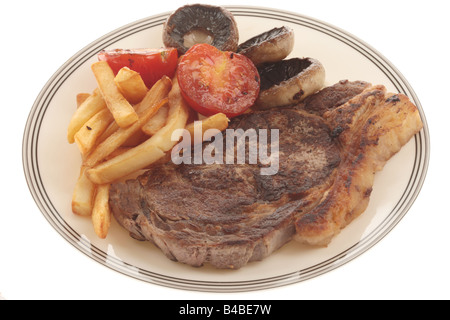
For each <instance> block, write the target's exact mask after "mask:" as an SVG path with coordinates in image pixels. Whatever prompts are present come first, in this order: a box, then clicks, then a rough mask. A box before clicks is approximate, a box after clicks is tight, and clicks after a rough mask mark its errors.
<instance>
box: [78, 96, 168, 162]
mask: <svg viewBox="0 0 450 320" xmlns="http://www.w3.org/2000/svg"><path fill="white" fill-rule="evenodd" d="M167 102H168V99H167V98H165V99H162V100H161V101H160V102H158V103H156V104H154V105H153V106H151V107H150V108H147V109H146V110H145V111H144V112H143V114H142V115H141V116H140V117H139V120H138V121H137V122H135V123H133V124H132V125H131V126H129V127H128V128H119V130H117V131H116V132H114V133H113V134H112V135H111V136H109V137H108V138H107V139H106V140H105V141H103V142H102V143H100V144H99V145H98V146H97V147H96V148H95V149H94V150H93V151H92V153H90V154H89V155H88V156H87V158H86V159H85V162H84V165H85V166H88V167H93V166H95V165H96V164H98V163H99V162H101V161H102V160H103V159H105V158H106V157H107V156H108V155H110V154H111V153H112V152H114V150H116V149H117V148H119V147H120V146H122V145H123V144H124V143H125V142H126V141H127V140H128V139H129V138H130V137H132V136H133V135H134V134H135V133H136V132H138V131H139V130H140V129H141V127H142V126H143V125H144V124H145V123H146V122H147V121H148V120H149V119H150V118H151V117H152V116H153V115H154V114H155V113H156V112H157V111H158V110H159V108H161V107H162V106H163V105H165V104H166V103H167Z"/></svg>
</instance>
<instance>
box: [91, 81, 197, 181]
mask: <svg viewBox="0 0 450 320" xmlns="http://www.w3.org/2000/svg"><path fill="white" fill-rule="evenodd" d="M169 105H170V110H169V117H168V121H167V124H166V125H165V126H164V127H163V128H162V129H161V130H159V131H158V132H157V133H156V134H155V135H153V136H152V137H151V138H149V139H148V140H146V141H145V142H143V143H141V144H140V145H138V146H137V147H134V148H132V149H130V150H128V151H126V152H124V153H122V154H121V155H119V156H117V157H115V158H113V159H110V160H108V161H105V162H103V163H100V164H98V165H97V166H95V167H93V168H91V169H89V170H87V172H86V174H87V176H88V178H89V179H90V180H91V181H92V182H94V183H96V184H106V183H111V182H114V181H116V180H118V179H120V178H122V177H124V176H127V175H129V174H132V173H133V172H135V171H138V170H141V169H143V168H146V167H147V166H149V165H151V164H152V163H154V162H156V161H158V160H159V159H161V158H162V157H164V156H165V155H166V152H167V151H169V150H171V149H172V148H173V146H174V145H175V144H176V143H178V140H179V139H173V140H172V133H173V132H174V131H175V130H177V129H183V128H185V127H186V121H187V119H188V116H189V107H188V105H187V104H186V102H185V101H184V99H183V98H182V96H181V92H180V88H179V86H178V82H177V81H176V76H175V77H174V80H173V86H172V90H171V91H170V93H169Z"/></svg>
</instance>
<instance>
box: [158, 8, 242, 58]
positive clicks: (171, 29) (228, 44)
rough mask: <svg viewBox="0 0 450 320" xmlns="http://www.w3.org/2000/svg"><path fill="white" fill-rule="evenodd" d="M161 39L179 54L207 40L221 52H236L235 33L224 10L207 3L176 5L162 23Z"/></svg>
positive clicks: (236, 30) (237, 34) (231, 20)
mask: <svg viewBox="0 0 450 320" xmlns="http://www.w3.org/2000/svg"><path fill="white" fill-rule="evenodd" d="M163 42H164V45H165V46H166V47H174V48H177V50H178V53H179V54H180V55H182V54H184V53H185V52H186V51H187V50H188V49H189V48H190V47H192V46H193V45H194V44H197V43H208V44H210V45H213V46H215V47H216V48H217V49H219V50H221V51H236V49H237V46H238V43H239V32H238V28H237V24H236V21H235V20H234V17H233V15H232V14H231V12H229V11H228V10H227V9H225V8H223V7H219V6H211V5H201V4H194V5H186V6H183V7H180V8H178V9H177V10H176V11H175V12H174V13H172V14H171V15H170V16H169V17H168V18H167V20H166V22H165V23H164V31H163Z"/></svg>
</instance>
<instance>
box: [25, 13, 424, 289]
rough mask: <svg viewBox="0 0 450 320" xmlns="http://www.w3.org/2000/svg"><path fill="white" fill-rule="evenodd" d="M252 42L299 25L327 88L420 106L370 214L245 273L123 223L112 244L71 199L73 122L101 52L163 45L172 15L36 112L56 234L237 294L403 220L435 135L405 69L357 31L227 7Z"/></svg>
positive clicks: (52, 82) (143, 29) (162, 278)
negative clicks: (184, 255) (192, 259)
mask: <svg viewBox="0 0 450 320" xmlns="http://www.w3.org/2000/svg"><path fill="white" fill-rule="evenodd" d="M227 8H228V9H229V10H230V11H231V12H232V13H233V14H234V16H235V18H236V21H237V23H238V27H239V32H240V39H241V41H244V40H246V39H249V38H250V37H253V36H254V35H256V34H258V33H261V32H263V31H266V30H268V29H270V28H273V27H280V26H283V25H288V26H290V27H291V28H292V29H294V32H295V35H296V43H295V46H294V50H293V52H292V53H291V55H290V56H292V57H314V58H316V59H318V60H320V61H321V62H322V63H323V65H324V66H325V69H326V72H327V76H326V84H327V85H331V84H334V83H336V82H338V81H339V80H342V79H349V80H364V81H368V82H371V83H373V84H384V85H385V86H386V87H387V89H388V90H389V91H393V92H401V93H404V94H405V95H407V96H408V97H409V98H410V99H411V100H412V101H413V102H414V103H415V104H416V106H417V107H418V109H419V112H420V115H421V117H422V121H423V123H424V128H423V130H422V131H421V132H419V133H418V134H417V135H415V136H414V138H413V139H411V141H410V142H409V143H408V144H407V145H405V146H404V147H403V148H402V150H401V151H400V152H399V153H397V154H396V155H395V156H394V157H393V158H392V159H391V160H390V161H389V162H388V163H387V164H386V166H385V168H384V169H383V171H381V172H379V173H377V175H376V177H375V184H374V187H373V192H372V195H371V201H370V204H369V207H368V208H367V210H366V211H365V212H364V213H363V214H362V215H361V216H360V217H358V218H357V219H356V220H355V221H353V222H352V223H351V224H350V225H349V226H347V227H346V228H345V229H344V230H343V231H342V232H341V233H340V234H339V235H338V236H336V237H335V238H334V240H333V241H332V242H331V244H330V245H329V246H328V247H326V248H311V247H307V246H303V245H300V244H298V243H296V242H294V241H293V242H291V243H289V244H287V245H285V246H284V247H282V248H281V249H279V250H277V251H276V252H274V253H273V254H272V255H271V256H269V257H268V258H266V259H264V260H263V261H259V262H252V263H249V264H248V265H246V266H245V267H243V268H241V269H239V270H217V269H214V268H212V267H210V266H204V267H201V268H193V267H190V266H187V265H183V264H181V263H177V262H173V261H171V260H169V259H167V258H166V257H165V256H164V255H163V253H162V252H161V251H160V250H159V249H158V248H156V247H155V246H153V245H152V244H151V243H148V242H139V241H136V240H133V239H132V238H131V237H129V236H128V233H127V232H126V231H125V230H124V229H122V228H121V227H120V226H119V225H118V224H117V223H116V221H115V220H114V219H113V220H112V225H111V229H110V232H109V234H108V237H107V239H105V240H101V239H99V238H98V237H97V236H96V235H95V233H94V231H93V228H92V224H91V221H90V219H89V218H83V217H78V216H75V215H74V214H73V213H72V211H71V197H72V192H73V187H74V185H75V181H76V179H77V177H78V173H79V168H80V164H81V159H80V156H79V152H78V149H77V147H76V145H70V144H68V143H67V140H66V132H67V125H68V123H69V121H70V118H71V116H72V114H73V112H74V110H75V108H76V106H75V96H76V94H77V93H79V92H92V91H93V89H94V88H95V87H96V83H95V78H94V77H93V75H92V72H91V70H90V65H91V64H92V63H93V62H94V61H96V54H97V53H98V52H99V51H100V50H102V49H108V48H109V49H112V48H138V47H160V46H162V41H161V35H162V28H163V23H164V21H165V20H166V18H167V17H168V15H169V13H163V14H159V15H155V16H151V17H149V18H146V19H142V20H139V21H136V22H134V23H131V24H128V25H126V26H124V27H122V28H119V29H117V30H115V31H113V32H111V33H109V34H107V35H105V36H103V37H102V38H100V39H98V40H96V41H94V42H93V43H91V44H89V45H88V46H86V47H85V48H84V49H82V50H80V51H79V52H78V53H76V54H75V55H74V56H73V57H72V58H71V59H70V60H69V61H67V62H66V63H65V64H64V65H63V66H62V67H61V68H60V69H59V70H57V71H56V72H55V74H54V75H53V76H52V78H51V79H49V81H48V82H47V84H46V85H45V87H44V88H43V89H42V91H41V92H40V94H39V96H38V97H37V99H36V101H35V103H34V105H33V106H32V109H31V111H30V114H29V117H28V120H27V123H26V127H25V131H24V138H23V166H24V173H25V176H26V180H27V182H28V186H29V189H30V192H31V194H32V196H33V198H34V200H35V202H36V204H37V206H38V208H39V209H40V211H41V212H42V214H43V216H44V217H45V218H46V219H47V220H48V222H49V223H50V224H51V225H52V226H53V228H54V229H55V230H56V231H57V232H58V233H59V234H60V235H61V236H62V237H63V238H64V239H65V240H67V241H68V242H69V243H70V244H71V245H73V246H74V247H76V248H77V249H78V250H79V251H80V252H82V253H83V254H85V255H87V256H89V257H90V258H92V259H93V260H94V261H96V262H97V263H100V264H102V265H104V266H106V267H108V268H111V269H113V270H115V271H117V272H119V273H122V274H124V275H127V276H129V277H133V278H136V279H139V280H142V281H146V282H149V283H153V284H157V285H162V286H168V287H172V288H178V289H186V290H197V291H212V292H237V291H251V290H260V289H267V288H273V287H278V286H283V285H288V284H292V283H297V282H301V281H304V280H307V279H311V278H313V277H316V276H318V275H321V274H324V273H326V272H329V271H330V270H333V269H335V268H338V267H340V266H342V265H344V264H345V263H347V262H349V261H351V260H352V259H354V258H355V257H358V256H359V255H361V254H362V253H364V252H366V251H367V250H368V249H369V248H371V247H372V246H373V245H375V244H376V243H377V242H379V241H380V240H381V239H382V238H383V237H385V236H386V235H387V234H388V233H389V231H391V230H392V229H393V228H394V227H395V226H396V225H397V224H398V223H399V222H400V220H401V219H402V218H403V217H404V215H405V214H406V213H407V212H408V210H409V209H410V207H411V206H412V204H413V202H414V200H415V199H416V197H417V196H418V194H419V192H420V189H421V187H422V185H423V182H424V179H425V176H426V172H427V168H428V162H429V155H430V152H429V148H430V142H429V133H428V126H427V122H426V118H425V115H424V112H423V109H422V107H421V104H420V102H419V100H418V98H417V96H416V94H415V93H414V91H413V89H412V88H411V86H410V85H409V84H408V82H407V81H406V79H404V77H403V76H402V75H401V74H400V72H399V71H398V70H397V69H396V68H395V67H394V66H393V65H392V64H391V63H390V62H389V61H388V60H387V59H386V58H385V57H383V56H382V55H381V54H380V53H379V52H377V51H376V50H375V49H373V48H372V47H371V46H369V45H368V44H366V43H364V42H363V41H361V40H360V39H357V38H355V37H354V36H352V35H351V34H349V33H347V32H345V31H343V30H340V29H339V28H336V27H334V26H331V25H329V24H327V23H324V22H322V21H318V20H316V19H313V18H310V17H306V16H302V15H300V14H297V13H292V12H286V11H280V10H276V9H270V8H257V7H246V6H229V7H227Z"/></svg>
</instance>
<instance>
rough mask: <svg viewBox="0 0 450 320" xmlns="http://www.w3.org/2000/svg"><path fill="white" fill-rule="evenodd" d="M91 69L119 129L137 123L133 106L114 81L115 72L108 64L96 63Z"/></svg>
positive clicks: (104, 62) (103, 62)
mask: <svg viewBox="0 0 450 320" xmlns="http://www.w3.org/2000/svg"><path fill="white" fill-rule="evenodd" d="M91 69H92V72H93V73H94V76H95V79H96V80H97V84H98V88H99V89H100V92H101V93H102V96H103V99H104V100H105V102H106V106H107V107H108V109H109V111H111V113H112V115H113V117H114V120H115V121H116V122H117V124H118V125H119V127H121V128H126V127H128V126H130V125H131V124H133V123H135V122H136V121H137V120H138V118H139V117H138V115H137V113H136V111H135V110H134V108H133V106H132V105H131V104H130V103H129V102H128V101H127V99H125V97H124V96H123V95H122V93H121V92H120V91H119V88H118V87H117V85H116V83H115V81H114V72H113V71H112V69H111V67H110V66H109V64H108V62H106V61H98V62H95V63H93V64H92V66H91Z"/></svg>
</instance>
